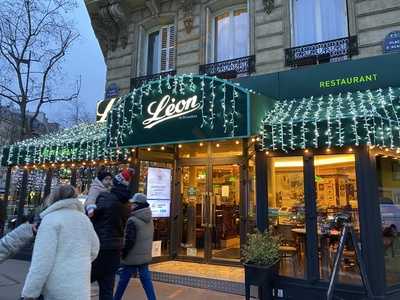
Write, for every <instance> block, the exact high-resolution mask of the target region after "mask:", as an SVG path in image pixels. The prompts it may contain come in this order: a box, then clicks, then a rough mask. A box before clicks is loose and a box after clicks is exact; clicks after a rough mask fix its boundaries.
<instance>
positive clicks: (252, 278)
mask: <svg viewBox="0 0 400 300" xmlns="http://www.w3.org/2000/svg"><path fill="white" fill-rule="evenodd" d="M278 262H279V261H276V262H275V263H274V264H271V265H269V266H259V265H253V264H244V271H245V285H246V290H247V287H248V286H250V285H254V286H258V287H261V288H262V295H263V297H262V298H261V297H260V299H272V298H271V297H272V287H273V280H274V277H275V275H276V274H277V273H278ZM268 296H269V297H268Z"/></svg>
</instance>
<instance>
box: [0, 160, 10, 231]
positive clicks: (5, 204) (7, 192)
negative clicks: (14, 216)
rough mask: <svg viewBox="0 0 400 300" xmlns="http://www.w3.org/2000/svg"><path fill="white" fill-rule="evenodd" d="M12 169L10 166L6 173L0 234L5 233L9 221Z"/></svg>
mask: <svg viewBox="0 0 400 300" xmlns="http://www.w3.org/2000/svg"><path fill="white" fill-rule="evenodd" d="M11 171H12V167H11V166H9V167H8V168H7V174H6V182H5V191H4V199H3V202H2V204H1V218H0V220H1V224H0V226H1V227H0V236H2V235H3V234H4V228H5V225H6V223H7V208H8V197H9V195H10V186H11Z"/></svg>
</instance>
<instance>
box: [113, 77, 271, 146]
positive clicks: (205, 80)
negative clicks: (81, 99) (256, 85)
mask: <svg viewBox="0 0 400 300" xmlns="http://www.w3.org/2000/svg"><path fill="white" fill-rule="evenodd" d="M250 102H252V103H257V109H254V110H251V109H250ZM267 105H268V100H266V99H265V98H264V97H262V96H260V95H255V94H253V93H250V92H249V91H248V90H246V89H244V88H242V87H240V86H238V85H236V84H234V83H232V82H230V81H226V80H222V79H219V78H216V77H209V76H206V75H179V76H173V77H166V78H161V79H160V80H155V81H151V82H148V83H146V84H144V85H142V86H141V87H139V88H137V89H134V90H133V91H132V92H130V93H129V94H128V95H125V96H123V97H121V98H118V99H117V101H115V102H114V105H113V107H112V108H111V111H110V112H109V113H108V116H107V122H108V123H107V126H108V128H107V145H108V146H109V147H131V146H137V147H142V146H150V145H154V144H167V143H175V142H177V141H178V142H190V141H196V140H202V141H204V140H207V139H221V138H239V137H246V136H249V134H250V131H251V130H254V131H257V132H258V130H259V124H258V123H257V122H256V120H257V119H260V118H261V117H262V116H264V113H265V110H266V109H265V107H266V106H267ZM251 107H254V106H251ZM251 114H254V117H253V118H251V116H250V115H251ZM250 120H251V121H252V122H250ZM160 147H161V146H160Z"/></svg>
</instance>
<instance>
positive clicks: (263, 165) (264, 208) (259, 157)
mask: <svg viewBox="0 0 400 300" xmlns="http://www.w3.org/2000/svg"><path fill="white" fill-rule="evenodd" d="M256 214H257V216H256V222H257V229H258V230H260V231H261V232H264V231H265V230H266V229H267V228H268V226H267V222H268V194H267V158H266V156H265V152H264V151H260V150H259V149H256Z"/></svg>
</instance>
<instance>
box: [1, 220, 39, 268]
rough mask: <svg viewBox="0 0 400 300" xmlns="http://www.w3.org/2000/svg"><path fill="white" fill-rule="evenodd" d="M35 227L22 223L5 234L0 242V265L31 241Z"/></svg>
mask: <svg viewBox="0 0 400 300" xmlns="http://www.w3.org/2000/svg"><path fill="white" fill-rule="evenodd" d="M35 233H36V225H35V224H29V223H24V224H21V225H19V226H18V227H17V228H15V229H14V230H13V231H11V232H9V233H8V234H6V235H5V236H4V237H3V238H2V239H1V240H0V263H2V262H3V261H5V260H7V259H8V258H10V257H11V256H13V255H15V254H17V252H18V251H20V250H21V249H22V248H23V247H25V246H26V245H28V244H29V243H30V242H31V241H33V238H34V235H35Z"/></svg>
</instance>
